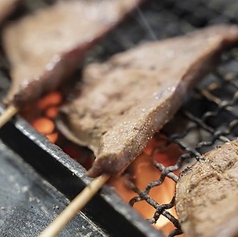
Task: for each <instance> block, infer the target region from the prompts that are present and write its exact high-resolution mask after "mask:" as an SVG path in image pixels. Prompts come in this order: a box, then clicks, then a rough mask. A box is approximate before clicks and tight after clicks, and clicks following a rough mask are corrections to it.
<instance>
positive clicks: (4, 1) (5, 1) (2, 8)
mask: <svg viewBox="0 0 238 237" xmlns="http://www.w3.org/2000/svg"><path fill="white" fill-rule="evenodd" d="M19 1H20V0H0V24H1V23H2V22H3V21H4V20H5V19H6V17H7V16H8V14H10V13H11V12H12V10H13V9H14V8H15V6H16V4H17V2H19Z"/></svg>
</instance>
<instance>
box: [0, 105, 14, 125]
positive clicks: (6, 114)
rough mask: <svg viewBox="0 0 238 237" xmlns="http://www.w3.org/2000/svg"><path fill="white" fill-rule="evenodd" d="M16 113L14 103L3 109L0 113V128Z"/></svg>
mask: <svg viewBox="0 0 238 237" xmlns="http://www.w3.org/2000/svg"><path fill="white" fill-rule="evenodd" d="M17 113H18V108H16V107H15V106H14V105H10V106H9V107H7V108H6V110H5V111H3V113H2V114H1V115H0V128H1V127H2V126H3V125H4V124H5V123H7V122H8V121H9V120H10V119H11V118H12V117H13V116H14V115H16V114H17Z"/></svg>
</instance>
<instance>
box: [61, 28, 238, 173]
mask: <svg viewBox="0 0 238 237" xmlns="http://www.w3.org/2000/svg"><path fill="white" fill-rule="evenodd" d="M237 40H238V28H237V26H230V25H221V26H213V27H209V28H206V29H202V30H200V31H196V32H193V33H190V34H188V35H185V36H181V37H175V38H171V39H166V40H162V41H158V42H149V43H145V44H143V45H140V46H138V47H137V48H134V49H131V50H129V51H127V52H123V53H119V54H117V55H115V56H113V57H112V58H111V59H110V60H109V61H107V62H105V63H102V64H92V65H89V66H88V67H87V68H86V69H85V70H84V72H83V79H82V80H83V81H82V85H81V86H80V87H79V89H78V93H79V96H78V97H77V98H75V99H74V100H73V101H71V102H70V103H69V104H66V105H65V106H63V108H62V110H61V120H59V121H58V126H59V128H60V129H61V131H62V132H63V133H64V134H65V135H66V136H67V137H68V138H69V139H71V140H73V141H74V142H76V143H78V144H80V145H84V146H87V147H89V148H91V149H92V150H93V152H94V154H95V156H96V160H95V162H94V164H93V166H92V168H91V169H90V170H89V172H88V174H89V176H92V177H95V176H98V175H100V174H102V173H109V174H115V173H117V172H120V171H122V170H123V169H124V168H125V167H126V166H127V165H128V164H129V163H130V162H131V161H133V159H134V158H135V157H136V156H137V155H139V154H140V153H141V151H142V150H143V148H144V147H145V146H146V144H147V142H148V141H149V139H151V137H152V136H153V134H154V133H155V132H157V131H158V130H159V129H161V127H162V126H163V125H164V124H165V123H166V122H167V121H169V120H170V119H171V118H172V117H173V115H174V114H175V112H176V111H177V110H178V108H179V107H180V106H181V104H182V103H183V101H184V99H185V98H186V96H187V94H188V92H189V91H190V90H191V89H192V88H193V86H194V85H195V84H196V83H197V82H198V81H199V80H200V79H201V78H202V77H203V76H204V75H205V74H206V73H208V72H209V71H210V70H211V69H212V67H213V66H214V62H215V61H216V59H217V58H218V57H217V56H218V55H219V53H220V52H221V50H222V49H224V47H226V46H229V45H230V44H232V43H234V42H236V41H237Z"/></svg>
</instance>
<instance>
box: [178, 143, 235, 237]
mask: <svg viewBox="0 0 238 237" xmlns="http://www.w3.org/2000/svg"><path fill="white" fill-rule="evenodd" d="M237 198H238V140H234V141H232V142H229V143H226V144H223V145H221V146H218V147H216V148H215V149H214V150H212V151H210V152H208V153H206V154H205V155H204V156H203V157H202V159H201V160H200V161H198V162H196V163H195V164H194V165H193V166H191V167H189V168H187V169H186V170H185V171H184V172H182V174H181V177H180V179H179V181H178V183H177V186H176V210H177V213H178V215H179V219H180V222H181V225H182V229H183V231H184V233H185V235H186V236H187V237H190V236H191V237H200V236H201V237H213V236H226V237H232V236H237V235H238V228H237V213H238V203H237ZM234 222H235V223H234ZM221 233H223V235H221Z"/></svg>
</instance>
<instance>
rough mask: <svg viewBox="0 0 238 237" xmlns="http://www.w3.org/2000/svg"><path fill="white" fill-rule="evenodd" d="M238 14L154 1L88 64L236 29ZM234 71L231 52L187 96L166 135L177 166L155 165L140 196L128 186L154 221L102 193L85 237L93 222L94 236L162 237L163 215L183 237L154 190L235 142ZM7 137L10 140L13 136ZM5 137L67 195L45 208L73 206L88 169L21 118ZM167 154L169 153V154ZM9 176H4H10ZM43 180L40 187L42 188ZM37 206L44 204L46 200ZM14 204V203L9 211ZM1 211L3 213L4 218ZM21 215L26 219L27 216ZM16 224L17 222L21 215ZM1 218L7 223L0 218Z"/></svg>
mask: <svg viewBox="0 0 238 237" xmlns="http://www.w3.org/2000/svg"><path fill="white" fill-rule="evenodd" d="M34 2H38V4H39V3H40V5H41V6H43V5H44V4H48V3H49V1H34ZM36 6H37V3H34V4H33V3H31V1H25V3H24V4H23V5H22V10H23V11H24V12H27V11H31V10H33V9H35V8H36ZM237 13H238V5H237V3H236V1H235V0H230V1H225V0H223V1H221V0H213V1H210V2H207V1H204V0H193V1H190V0H184V1H175V0H162V1H151V2H149V3H148V4H145V5H144V6H143V8H141V10H138V11H136V12H135V14H133V15H132V16H130V17H129V19H127V21H126V22H124V23H123V24H121V25H120V27H119V28H118V29H116V30H115V31H114V32H112V33H111V34H110V35H109V36H108V37H106V39H105V40H104V41H103V43H102V45H99V46H97V47H96V49H95V50H94V51H93V52H92V53H91V54H90V55H89V57H88V62H91V61H101V60H104V59H106V58H108V57H109V56H111V55H112V54H114V53H116V52H119V51H123V50H126V49H128V48H131V47H133V46H135V45H136V44H138V43H140V42H142V41H145V40H154V39H155V38H156V39H162V38H167V37H172V36H175V35H181V34H183V33H186V32H189V31H191V30H192V29H195V28H200V27H203V26H206V25H210V24H214V23H224V22H225V23H226V22H230V23H237V21H238V19H237ZM128 22H129V23H130V24H128ZM128 32H130V33H128ZM0 63H1V65H0V73H1V74H0V76H1V84H0V86H1V91H0V92H1V97H2V96H3V94H4V93H5V92H6V90H7V88H8V83H7V81H6V78H7V77H8V76H7V66H6V65H7V64H6V63H5V59H1V60H0ZM237 68H238V50H237V48H234V49H232V50H230V51H229V52H227V53H226V54H224V55H223V57H222V60H221V63H220V65H219V67H217V68H216V70H215V71H214V73H212V74H210V75H208V76H207V77H206V78H205V80H203V82H202V83H201V84H200V85H199V86H198V87H197V88H196V90H195V91H194V92H193V93H192V94H191V95H190V96H189V98H188V99H187V102H186V103H185V104H184V106H183V108H182V109H181V110H180V111H179V112H178V113H177V115H176V116H175V118H174V119H173V120H172V121H171V122H170V123H169V124H167V125H166V126H165V127H164V128H163V131H162V132H163V133H164V134H166V135H167V136H168V141H167V145H168V146H169V144H171V143H176V144H178V145H179V146H180V147H181V148H182V150H184V151H185V153H184V154H183V155H182V156H181V157H180V158H179V160H178V162H177V163H176V164H175V165H174V166H169V167H163V166H162V165H161V164H160V163H157V162H155V167H156V168H157V169H159V170H160V171H161V172H162V175H161V177H160V179H159V180H154V182H152V183H149V184H148V185H147V187H146V188H145V190H140V189H139V188H138V187H136V186H135V185H134V183H132V184H131V187H132V188H133V190H134V191H135V192H136V194H135V198H133V199H132V200H131V202H130V204H131V205H132V206H133V205H135V204H136V203H137V202H138V201H141V200H146V201H147V202H148V203H149V204H150V205H152V206H153V207H154V208H155V210H156V211H155V213H154V216H153V217H151V218H150V219H149V222H147V221H145V220H143V219H142V218H141V217H140V216H139V215H137V213H135V212H134V211H133V210H132V209H131V208H130V207H129V206H127V205H126V204H124V203H123V201H121V199H120V198H119V197H118V196H117V195H116V194H115V193H114V190H113V189H111V188H109V187H105V188H103V190H102V193H101V195H97V196H96V197H95V198H94V199H93V200H92V202H91V203H89V205H87V206H86V207H85V209H84V210H83V211H84V213H85V214H86V217H87V218H88V219H90V220H88V219H87V218H86V222H87V221H88V222H87V224H85V223H86V222H83V223H84V227H85V229H86V232H84V234H85V233H87V230H89V229H92V226H91V224H92V223H91V222H93V226H94V227H95V226H96V229H94V230H95V232H94V236H108V235H110V236H122V235H125V236H163V235H162V234H161V233H160V232H159V231H157V230H155V229H154V228H152V227H151V226H150V224H149V223H152V224H153V223H155V222H156V221H157V219H158V218H159V217H160V216H161V215H164V216H165V217H167V218H168V219H169V220H170V221H171V222H172V223H173V224H174V226H175V228H174V229H175V230H174V231H172V232H171V233H170V235H169V236H175V235H176V234H179V233H181V230H180V225H179V221H178V220H177V219H176V218H175V217H174V216H173V215H171V214H170V213H169V212H168V210H169V209H170V208H171V207H172V206H174V200H173V199H172V200H171V202H170V203H157V202H155V201H154V200H153V199H152V198H151V197H150V192H149V191H150V190H152V189H153V188H154V187H156V186H158V185H161V184H163V181H164V179H165V177H169V178H170V179H172V180H173V181H174V182H176V181H177V179H178V177H177V175H175V174H174V173H173V172H174V171H177V170H179V169H181V167H182V166H183V165H184V164H186V163H189V162H191V161H192V160H194V158H196V159H198V158H199V157H200V155H201V154H203V153H204V152H206V151H208V150H211V149H212V148H214V146H215V145H217V144H221V143H224V142H225V141H228V140H229V139H231V140H232V139H234V138H236V137H237V136H238V107H237V105H236V104H237V98H238V97H237V92H236V91H237V88H238V69H237ZM9 134H11V135H10V136H9ZM0 135H1V140H2V141H3V142H4V143H5V144H7V146H8V149H3V150H4V152H6V154H8V155H9V156H11V155H12V154H13V153H12V151H14V152H15V153H17V154H18V155H19V156H20V157H21V158H23V160H24V162H26V163H29V164H30V165H31V166H33V167H34V169H35V170H36V171H37V173H39V174H40V175H41V176H42V177H44V179H45V181H47V182H49V183H51V185H53V187H54V188H56V189H57V190H54V188H52V189H51V188H49V190H50V191H51V192H56V193H57V192H58V191H59V192H61V193H62V194H63V195H62V196H61V194H57V195H58V196H57V195H56V196H57V197H58V198H56V199H53V201H52V199H50V198H49V199H47V200H48V202H49V204H48V206H50V205H51V202H53V203H61V204H62V202H63V203H64V204H65V203H66V202H67V200H66V199H65V196H66V197H67V198H69V199H72V198H73V197H74V196H75V195H76V194H77V193H78V192H79V191H80V190H81V189H82V188H83V187H84V186H85V185H86V184H87V182H89V180H88V179H87V178H85V177H84V169H83V168H82V167H81V166H80V165H78V164H77V163H76V162H75V161H73V160H71V159H70V158H69V157H68V156H67V155H65V153H63V152H62V151H61V150H60V149H59V148H58V147H57V146H55V145H52V144H51V143H50V142H48V141H47V140H46V139H45V138H44V137H42V136H41V135H40V134H38V133H37V132H36V131H35V130H34V129H32V128H31V126H29V124H28V123H26V122H25V121H24V120H23V119H21V118H17V119H16V120H15V123H14V124H13V123H9V124H7V125H6V126H5V127H4V128H3V129H2V130H0ZM191 141H193V142H191ZM163 149H165V150H166V148H165V147H163ZM21 158H20V159H21ZM10 160H11V159H10ZM1 165H2V167H6V168H7V167H8V166H7V165H6V164H5V166H4V164H3V163H1ZM4 172H5V175H7V170H6V171H4ZM62 177H63V178H62ZM45 181H44V180H42V182H43V183H44V182H45ZM42 187H44V186H42ZM59 200H60V201H59ZM40 201H41V202H44V200H43V199H42V200H40ZM12 203H13V202H12ZM12 203H11V201H9V205H11V204H12ZM59 206H60V205H59ZM63 206H64V205H62V206H60V208H63ZM37 207H39V206H37V205H35V206H34V205H33V208H37ZM2 208H4V207H2ZM8 208H9V207H8ZM28 208H29V207H28ZM26 209H27V207H26ZM106 210H107V211H106ZM3 211H4V210H3V209H1V212H2V213H3ZM54 211H55V210H54ZM58 212H59V211H58ZM7 214H8V215H9V218H12V224H11V222H9V221H8V222H4V223H3V226H4V230H5V231H7V230H9V229H10V228H11V225H13V224H14V223H15V224H16V223H17V221H16V219H15V221H13V220H14V218H13V216H12V215H10V214H9V212H8V213H7ZM22 216H23V218H25V217H24V213H23V214H22ZM18 218H20V217H19V216H18ZM51 218H53V216H52V217H51ZM1 219H2V220H4V221H5V220H6V219H4V218H3V217H2V216H1ZM82 219H83V220H85V219H84V218H83V217H80V215H79V216H78V217H77V218H76V220H75V221H78V223H81V222H80V221H82ZM34 221H35V222H34ZM32 222H34V223H32V225H33V226H37V225H36V224H35V223H36V222H37V220H34V219H33V221H32ZM30 225H31V224H30ZM40 225H41V227H43V226H45V225H46V223H40ZM70 227H71V229H72V228H73V229H74V230H75V231H76V232H80V231H81V230H80V225H78V226H77V223H75V222H73V224H71V225H70V226H69V227H68V228H66V231H65V232H63V233H62V236H72V234H74V233H76V232H73V233H72V232H70V231H69V229H70ZM37 228H39V229H37ZM97 228H98V229H97ZM12 231H14V228H13V230H12ZM15 231H17V228H15ZM25 231H26V230H25ZM36 231H38V232H39V231H40V227H39V226H38V227H36ZM0 233H1V232H0ZM12 233H13V232H12ZM22 233H24V231H23V232H22ZM36 233H37V232H36ZM13 234H14V233H13ZM70 234H71V235H70Z"/></svg>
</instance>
